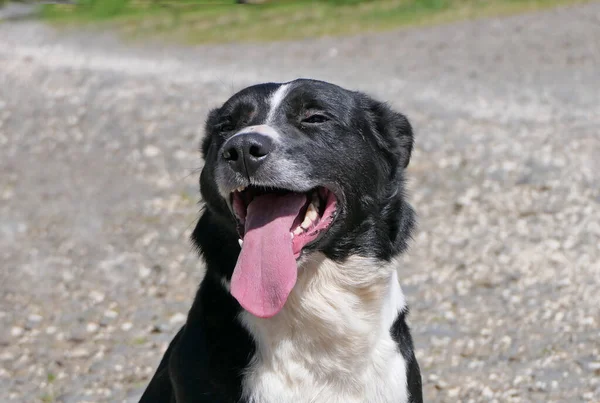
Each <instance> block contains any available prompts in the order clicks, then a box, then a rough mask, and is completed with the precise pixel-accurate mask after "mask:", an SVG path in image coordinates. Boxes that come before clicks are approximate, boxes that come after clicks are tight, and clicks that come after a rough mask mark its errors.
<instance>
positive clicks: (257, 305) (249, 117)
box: [140, 79, 423, 403]
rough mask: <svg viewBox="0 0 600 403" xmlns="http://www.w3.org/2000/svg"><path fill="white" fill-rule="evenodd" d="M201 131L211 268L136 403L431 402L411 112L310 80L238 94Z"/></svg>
mask: <svg viewBox="0 0 600 403" xmlns="http://www.w3.org/2000/svg"><path fill="white" fill-rule="evenodd" d="M205 131H206V135H205V137H204V139H203V141H202V144H201V152H202V156H203V157H204V160H205V164H204V167H203V169H202V172H201V174H200V191H201V195H202V199H203V201H204V207H203V211H202V214H201V216H200V218H199V221H198V223H197V226H196V228H195V230H194V231H193V234H192V241H193V243H194V244H195V245H196V246H197V247H198V249H199V252H200V253H201V255H202V256H203V258H204V260H205V262H206V274H205V277H204V279H203V280H202V282H201V285H200V288H199V290H198V292H197V295H196V297H195V300H194V302H193V305H192V308H191V309H190V311H189V314H188V317H187V321H186V323H185V325H184V326H183V327H182V328H181V330H180V331H179V333H177V335H176V336H175V338H174V339H173V341H172V342H171V344H170V345H169V347H168V349H167V351H166V353H165V354H164V356H163V358H162V361H161V362H160V364H159V366H158V369H157V371H156V373H155V374H154V377H153V378H152V380H151V381H150V384H149V385H148V387H147V389H146V390H145V392H144V394H143V396H142V398H141V400H140V401H141V402H143V403H145V402H157V403H161V402H172V403H173V402H177V403H183V402H194V403H201V402H210V403H309V402H310V403H359V402H360V403H365V402H372V403H391V402H394V403H421V402H422V401H423V398H422V391H421V390H422V387H421V375H420V370H419V365H418V363H417V360H416V358H415V354H414V351H413V341H412V338H411V334H410V330H409V327H408V326H407V323H406V316H407V314H408V310H407V305H406V303H405V299H404V296H403V294H402V290H401V288H400V285H399V282H398V275H397V271H396V269H397V267H398V263H397V262H398V261H397V258H398V256H399V255H400V254H401V253H402V252H403V251H405V249H406V248H407V242H408V241H409V238H410V234H411V230H412V228H413V226H414V222H415V220H414V215H415V214H414V212H413V209H412V208H411V206H410V205H409V204H408V202H407V201H406V198H405V191H404V181H405V168H406V167H407V166H408V163H409V160H410V156H411V151H412V148H413V131H412V128H411V125H410V123H409V121H408V120H407V118H406V117H405V116H404V115H402V114H400V113H397V112H395V111H393V110H392V109H391V108H390V107H389V106H388V105H386V104H385V103H382V102H379V101H377V100H375V99H373V98H371V97H370V96H368V95H366V94H364V93H361V92H355V91H350V90H346V89H343V88H341V87H339V86H336V85H334V84H331V83H327V82H324V81H317V80H311V79H298V80H295V81H291V82H288V83H282V84H280V83H266V84H259V85H254V86H251V87H248V88H246V89H244V90H242V91H240V92H238V93H236V94H235V95H233V96H232V97H231V98H230V99H229V100H227V101H226V102H225V103H224V104H223V105H222V106H221V107H220V108H217V109H214V110H212V111H211V112H210V113H209V115H208V118H207V121H206V128H205Z"/></svg>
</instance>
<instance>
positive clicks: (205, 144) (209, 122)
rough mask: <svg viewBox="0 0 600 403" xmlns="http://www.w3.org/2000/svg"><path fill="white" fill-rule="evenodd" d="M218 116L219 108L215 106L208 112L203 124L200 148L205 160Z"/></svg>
mask: <svg viewBox="0 0 600 403" xmlns="http://www.w3.org/2000/svg"><path fill="white" fill-rule="evenodd" d="M218 117H219V108H215V109H212V110H211V111H210V112H208V117H207V118H206V123H205V125H204V138H203V139H202V144H201V147H200V150H201V151H202V158H204V159H205V160H206V155H207V154H208V149H209V148H210V144H211V142H212V134H213V131H214V127H215V126H216V125H217V119H218Z"/></svg>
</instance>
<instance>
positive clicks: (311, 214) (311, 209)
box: [304, 203, 319, 221]
mask: <svg viewBox="0 0 600 403" xmlns="http://www.w3.org/2000/svg"><path fill="white" fill-rule="evenodd" d="M305 217H306V218H308V219H310V221H315V220H316V219H317V218H319V213H317V208H316V207H315V206H314V205H313V204H312V203H311V204H309V205H308V209H307V210H306V216H305ZM306 218H305V219H304V221H306Z"/></svg>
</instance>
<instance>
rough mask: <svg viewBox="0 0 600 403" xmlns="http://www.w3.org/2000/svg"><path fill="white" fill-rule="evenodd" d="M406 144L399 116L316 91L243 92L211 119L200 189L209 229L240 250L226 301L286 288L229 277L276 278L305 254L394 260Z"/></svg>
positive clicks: (305, 86) (281, 87)
mask: <svg viewBox="0 0 600 403" xmlns="http://www.w3.org/2000/svg"><path fill="white" fill-rule="evenodd" d="M412 144H413V138H412V130H411V127H410V124H409V123H408V121H407V120H406V118H405V117H404V116H403V115H401V114H399V113H396V112H393V111H392V110H390V109H389V108H388V107H387V106H386V105H385V104H382V103H380V102H377V101H375V100H373V99H371V98H369V97H368V96H366V95H364V94H362V93H358V92H352V91H348V90H345V89H343V88H340V87H338V86H335V85H333V84H329V83H325V82H320V81H314V80H296V81H293V82H290V83H287V84H273V83H269V84H261V85H256V86H252V87H249V88H246V89H244V90H242V91H240V92H239V93H237V94H235V95H234V96H233V97H231V98H230V99H229V100H228V101H227V102H225V104H224V105H223V106H221V107H220V108H218V109H215V110H213V111H212V112H211V113H210V114H209V117H208V120H207V124H206V137H205V139H204V141H203V143H202V152H203V155H204V158H205V166H204V168H203V170H202V174H201V179H200V185H201V192H202V196H203V199H204V201H205V203H206V208H207V211H208V213H209V214H211V215H213V216H214V217H215V218H216V220H214V223H217V222H218V225H219V226H221V227H224V228H222V229H221V230H222V231H223V232H224V233H226V234H229V235H227V236H232V237H233V236H236V237H238V238H240V244H241V245H243V246H242V253H241V254H240V256H239V258H238V261H237V266H236V270H235V271H234V273H233V279H232V293H233V294H234V295H235V291H234V288H235V287H236V285H235V284H234V283H236V284H237V283H239V282H241V283H242V284H243V285H242V286H240V287H242V288H244V287H245V288H247V287H271V288H273V287H274V288H282V287H283V288H286V287H287V288H289V287H290V284H289V283H290V282H291V280H290V279H289V278H288V277H286V276H283V277H285V278H278V279H275V280H274V281H275V283H277V284H275V285H274V284H266V285H265V284H263V283H261V284H258V285H257V284H255V283H254V282H253V281H254V280H251V279H250V280H249V279H248V278H249V277H252V276H254V275H255V274H251V273H250V271H252V270H255V269H240V273H241V274H240V275H239V276H238V275H237V272H238V266H239V267H246V266H247V267H258V266H260V267H262V269H261V270H262V272H261V273H262V274H256V275H257V276H258V275H260V276H262V277H265V276H274V277H281V273H280V272H281V270H279V269H277V268H272V267H270V266H273V265H285V264H287V263H280V262H284V261H285V262H288V260H290V256H292V257H293V259H299V258H300V256H303V255H309V254H310V253H311V252H314V251H321V252H323V253H325V254H326V255H327V256H329V257H330V258H332V259H339V260H341V259H344V258H345V257H347V256H349V255H353V254H357V255H362V256H372V257H376V258H380V259H389V258H391V257H392V256H394V255H395V254H397V253H399V252H400V251H401V250H402V249H403V248H404V247H405V241H406V238H407V237H408V232H409V230H410V227H411V225H412V211H411V210H410V207H408V205H406V203H404V201H403V198H402V197H403V196H402V194H403V187H402V185H403V175H402V172H403V170H404V168H405V167H406V166H407V165H408V162H409V159H410V154H411V150H412ZM196 241H197V242H199V243H200V246H201V247H202V249H205V248H204V247H203V245H202V242H201V240H199V239H198V237H196ZM242 242H243V244H242ZM267 249H268V250H267ZM288 249H289V250H288ZM268 255H273V256H268ZM240 262H241V263H240ZM286 270H287V269H286ZM289 270H291V269H289ZM284 271H285V270H284ZM240 276H241V277H240ZM240 278H241V280H240ZM294 279H295V277H294ZM238 280H239V281H238ZM291 286H293V284H292V285H291ZM288 291H289V290H288ZM239 292H240V293H245V292H246V290H239ZM282 293H284V292H283V291H282ZM284 294H285V293H284ZM268 298H270V299H278V298H281V295H279V294H278V293H277V292H275V293H274V294H271V295H269V296H268ZM239 299H240V298H238V300H239ZM240 302H242V301H240ZM255 302H256V301H255ZM284 302H285V301H284ZM257 303H258V304H259V305H260V304H263V305H264V301H260V302H257ZM273 303H274V304H275V305H277V304H278V302H277V301H276V302H273ZM252 304H253V303H252V302H248V301H246V305H252ZM242 305H244V303H243V302H242ZM245 307H246V306H245ZM273 309H275V308H273ZM249 310H251V309H249ZM251 311H252V310H251ZM255 311H256V309H255ZM258 311H261V310H260V309H258ZM261 312H262V311H261ZM262 313H263V314H264V315H263V316H268V315H267V314H265V313H264V312H262ZM259 316H261V315H260V312H259Z"/></svg>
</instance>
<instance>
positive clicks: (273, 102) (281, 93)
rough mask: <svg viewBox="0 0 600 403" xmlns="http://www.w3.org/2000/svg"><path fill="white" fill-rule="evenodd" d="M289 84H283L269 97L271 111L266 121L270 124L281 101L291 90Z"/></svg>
mask: <svg viewBox="0 0 600 403" xmlns="http://www.w3.org/2000/svg"><path fill="white" fill-rule="evenodd" d="M289 86H290V85H289V84H283V85H281V86H280V87H279V88H277V90H276V91H275V92H273V94H271V97H269V113H268V114H267V121H266V123H267V124H269V123H270V122H271V121H272V120H273V118H274V117H275V112H276V111H277V108H278V107H279V105H281V102H282V101H283V99H284V98H285V96H286V94H287V92H288V90H289Z"/></svg>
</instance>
